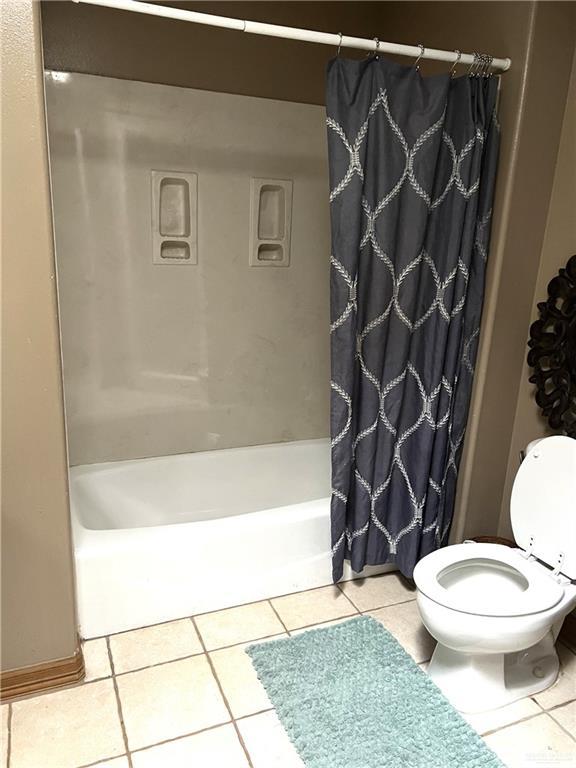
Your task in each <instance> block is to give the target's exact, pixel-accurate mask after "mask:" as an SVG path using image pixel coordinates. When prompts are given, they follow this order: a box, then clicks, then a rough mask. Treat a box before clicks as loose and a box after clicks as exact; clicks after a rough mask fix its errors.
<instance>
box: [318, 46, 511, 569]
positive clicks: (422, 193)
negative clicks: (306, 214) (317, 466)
mask: <svg viewBox="0 0 576 768" xmlns="http://www.w3.org/2000/svg"><path fill="white" fill-rule="evenodd" d="M496 94H497V78H495V77H492V78H482V77H469V76H467V75H464V76H462V77H458V78H451V77H450V75H449V74H448V73H447V74H446V75H439V76H434V77H427V78H423V77H422V76H421V75H420V73H419V71H418V70H417V69H415V68H414V67H405V66H400V65H397V64H395V63H393V62H389V61H385V60H383V59H379V58H371V59H364V60H362V61H352V60H345V59H340V58H336V59H334V60H333V61H331V62H330V64H329V66H328V82H327V126H328V153H329V165H330V206H331V229H332V255H331V355H332V363H331V369H332V376H331V378H332V382H331V387H332V392H331V435H332V486H333V489H332V502H331V527H332V557H333V577H334V580H335V581H336V580H337V579H339V578H340V577H341V575H342V569H343V563H344V560H345V559H348V560H350V564H351V566H352V568H353V570H354V571H356V572H358V571H361V570H362V568H363V567H364V566H365V565H378V564H382V563H387V562H395V563H396V564H397V566H398V567H399V569H400V571H401V572H402V573H403V574H404V575H406V576H408V577H410V576H411V575H412V571H413V569H414V566H415V565H416V563H417V562H418V560H419V559H420V558H422V557H423V556H424V555H426V554H428V553H429V552H431V551H433V550H434V549H437V548H438V547H440V546H442V545H443V544H445V543H446V539H447V536H448V533H449V530H450V523H451V520H452V513H453V508H454V497H455V492H456V479H457V472H458V464H459V461H460V455H461V451H462V442H463V438H464V433H465V429H466V419H467V415H468V407H469V403H470V394H471V389H472V378H473V374H474V363H475V359H476V352H477V347H478V335H479V327H480V318H481V313H482V300H483V292H484V274H485V268H486V258H487V253H488V242H489V235H490V220H491V213H492V199H493V193H494V182H495V177H496V168H497V162H498V145H499V128H498V123H497V119H496V115H495V105H496Z"/></svg>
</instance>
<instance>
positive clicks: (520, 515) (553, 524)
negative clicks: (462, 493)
mask: <svg viewBox="0 0 576 768" xmlns="http://www.w3.org/2000/svg"><path fill="white" fill-rule="evenodd" d="M510 518H511V522H512V529H513V531H514V537H515V539H516V542H517V543H518V545H519V547H520V548H519V549H511V548H510V547H506V546H501V545H499V544H477V543H474V542H466V543H464V544H455V545H452V546H448V547H445V548H444V549H439V550H437V551H436V552H432V553H431V554H430V555H427V556H426V557H424V558H423V559H422V560H421V561H420V562H419V563H418V564H417V566H416V568H415V570H414V581H415V582H416V586H417V588H418V592H417V599H418V607H419V609H420V613H421V615H422V620H423V622H424V624H425V625H426V628H427V629H428V631H429V632H430V634H431V635H433V636H434V637H435V638H436V640H437V641H438V644H437V646H436V649H435V651H434V654H433V656H432V659H431V661H430V666H429V668H428V674H429V675H430V677H431V678H432V679H433V680H434V682H435V683H436V684H437V685H438V686H439V688H441V690H442V691H443V692H444V694H445V695H446V697H447V698H448V699H449V700H450V701H451V702H452V704H453V705H454V706H455V707H456V709H458V710H460V711H461V712H482V711H485V710H488V709H496V708H497V707H502V706H504V705H505V704H509V703H510V702H512V701H515V700H516V699H521V698H523V697H525V696H531V695H533V694H535V693H538V692H539V691H542V690H544V689H545V688H547V687H548V686H550V685H552V683H553V682H554V681H555V680H556V677H557V675H558V656H557V655H556V650H555V648H554V643H555V641H556V638H557V636H558V633H559V632H560V628H561V626H562V622H563V620H564V617H565V616H566V614H567V613H569V612H570V611H571V610H572V608H573V607H574V606H576V583H575V581H576V440H574V439H572V438H570V437H563V436H554V437H547V438H545V439H544V440H540V441H536V442H535V443H531V444H530V446H529V449H528V453H527V455H526V458H525V459H524V461H523V462H522V464H521V465H520V469H519V470H518V473H517V475H516V479H515V481H514V487H513V490H512V497H511V500H510Z"/></svg>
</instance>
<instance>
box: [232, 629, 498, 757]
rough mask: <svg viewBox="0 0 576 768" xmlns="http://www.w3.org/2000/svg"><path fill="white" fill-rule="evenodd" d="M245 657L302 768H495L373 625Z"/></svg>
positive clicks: (272, 645) (279, 643) (319, 633)
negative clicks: (264, 691) (299, 758)
mask: <svg viewBox="0 0 576 768" xmlns="http://www.w3.org/2000/svg"><path fill="white" fill-rule="evenodd" d="M247 653H248V655H249V656H250V657H251V659H252V663H253V665H254V667H255V669H256V672H257V674H258V677H259V679H260V680H261V682H262V684H263V685H264V687H265V688H266V691H267V693H268V695H269V697H270V700H271V701H272V704H273V705H274V707H275V709H276V712H277V714H278V716H279V718H280V720H281V721H282V725H283V726H284V728H285V729H286V731H287V733H288V736H289V737H290V739H291V741H292V743H293V744H294V746H295V747H296V749H297V750H298V752H299V754H300V757H301V758H302V760H303V762H304V764H305V765H306V766H307V768H503V764H502V762H501V761H500V760H499V759H498V758H497V757H496V755H495V754H494V753H493V752H492V751H491V750H489V749H488V747H487V746H486V745H485V744H484V742H483V741H482V739H481V738H480V736H478V734H477V733H476V732H475V731H474V730H473V729H472V728H471V727H470V726H469V725H468V723H467V722H466V721H465V720H464V718H463V717H462V716H461V715H459V714H458V712H456V710H455V709H454V708H453V707H452V705H451V704H450V703H449V702H448V701H447V699H445V698H444V696H443V695H442V693H441V692H440V690H439V689H438V688H437V687H436V685H435V684H434V683H433V682H432V681H431V680H430V679H429V678H428V676H427V675H426V674H425V673H424V672H423V671H422V670H421V669H420V668H419V667H418V665H417V664H416V663H415V662H414V661H412V659H411V658H410V656H409V655H408V654H407V653H406V651H405V650H404V649H403V648H402V647H401V646H400V645H399V643H398V642H397V641H396V640H395V639H394V638H393V637H392V635H391V634H390V633H389V632H388V631H387V630H386V629H384V627H383V626H382V625H381V624H380V623H379V622H378V621H376V619H372V618H369V617H367V616H363V617H361V618H357V619H351V620H350V621H347V622H344V623H343V624H336V625H334V626H332V627H326V628H325V629H312V630H310V631H309V632H304V633H303V634H301V635H297V636H295V637H289V638H287V639H283V640H273V641H270V642H267V643H261V644H257V645H251V646H250V647H249V648H248V649H247Z"/></svg>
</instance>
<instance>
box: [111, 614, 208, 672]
mask: <svg viewBox="0 0 576 768" xmlns="http://www.w3.org/2000/svg"><path fill="white" fill-rule="evenodd" d="M110 650H111V652H112V661H113V662H114V672H115V673H116V674H117V675H118V674H121V673H122V672H130V671H132V670H135V669H142V668H143V667H149V666H151V665H152V664H160V663H161V662H164V661H173V660H175V659H182V658H183V657H184V656H192V654H195V653H202V650H203V649H202V644H201V643H200V640H199V638H198V633H197V632H196V629H195V628H194V625H193V624H192V622H191V621H190V619H182V620H181V621H170V622H168V623H167V624H156V625H155V626H153V627H143V628H142V629H134V630H132V631H131V632H121V633H120V634H119V635H111V637H110Z"/></svg>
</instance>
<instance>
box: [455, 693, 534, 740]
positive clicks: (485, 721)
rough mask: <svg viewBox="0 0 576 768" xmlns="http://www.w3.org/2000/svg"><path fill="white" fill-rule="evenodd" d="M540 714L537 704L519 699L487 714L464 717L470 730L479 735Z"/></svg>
mask: <svg viewBox="0 0 576 768" xmlns="http://www.w3.org/2000/svg"><path fill="white" fill-rule="evenodd" d="M541 712H542V710H541V709H540V707H539V706H538V704H536V703H535V702H534V701H532V699H520V701H515V702H513V703H512V704H508V706H506V707H500V708H499V709H492V710H490V711H489V712H479V713H477V714H473V715H464V717H465V718H466V720H468V722H469V723H470V725H471V726H472V728H474V730H475V731H477V732H478V733H479V734H480V735H482V734H484V733H488V731H495V730H496V729H497V728H504V727H505V726H506V725H511V724H512V723H517V722H518V721H519V720H523V719H524V718H525V717H531V716H532V715H538V714H540V713H541Z"/></svg>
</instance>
